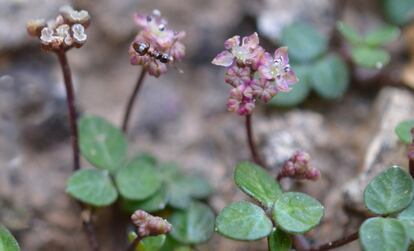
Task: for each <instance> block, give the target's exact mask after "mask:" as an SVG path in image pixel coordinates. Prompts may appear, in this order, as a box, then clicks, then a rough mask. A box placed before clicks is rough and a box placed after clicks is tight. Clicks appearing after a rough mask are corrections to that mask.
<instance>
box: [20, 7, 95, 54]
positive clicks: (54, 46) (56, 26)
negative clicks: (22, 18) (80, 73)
mask: <svg viewBox="0 0 414 251" xmlns="http://www.w3.org/2000/svg"><path fill="white" fill-rule="evenodd" d="M89 24H90V16H89V13H88V12H87V11H85V10H81V11H77V10H74V9H73V8H72V7H70V6H64V7H62V8H61V9H60V14H59V15H58V16H57V17H56V19H55V20H49V21H47V22H46V21H45V20H44V19H35V20H30V21H29V22H28V23H27V31H28V33H29V35H31V36H34V37H38V38H39V39H40V41H41V43H42V48H43V49H44V50H46V51H61V50H62V51H67V50H69V49H71V48H73V47H77V48H79V47H81V46H82V45H83V44H84V43H85V42H86V39H87V35H86V33H85V29H86V28H87V27H88V26H89Z"/></svg>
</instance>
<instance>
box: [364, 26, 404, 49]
mask: <svg viewBox="0 0 414 251" xmlns="http://www.w3.org/2000/svg"><path fill="white" fill-rule="evenodd" d="M399 35H400V29H398V27H395V26H391V25H386V26H382V27H380V28H379V29H378V30H375V31H372V32H370V33H368V34H367V36H366V37H365V43H366V44H367V45H369V46H381V45H386V44H388V43H390V42H392V41H394V40H395V39H397V37H398V36H399Z"/></svg>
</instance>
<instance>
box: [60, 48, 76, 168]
mask: <svg viewBox="0 0 414 251" xmlns="http://www.w3.org/2000/svg"><path fill="white" fill-rule="evenodd" d="M56 54H57V56H58V59H59V63H60V66H61V68H62V73H63V79H64V82H65V88H66V99H67V105H68V117H69V126H70V133H71V140H72V152H73V171H76V170H79V168H80V160H79V146H78V127H77V125H76V107H75V94H74V91H73V83H72V74H71V71H70V67H69V63H68V59H67V57H66V53H65V51H63V50H59V51H57V52H56Z"/></svg>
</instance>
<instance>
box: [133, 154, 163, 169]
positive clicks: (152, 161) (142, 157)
mask: <svg viewBox="0 0 414 251" xmlns="http://www.w3.org/2000/svg"><path fill="white" fill-rule="evenodd" d="M133 159H134V160H137V161H141V162H145V163H147V164H148V165H152V166H156V165H157V158H155V156H153V155H151V154H149V153H140V154H137V155H136V156H135V157H134V158H133Z"/></svg>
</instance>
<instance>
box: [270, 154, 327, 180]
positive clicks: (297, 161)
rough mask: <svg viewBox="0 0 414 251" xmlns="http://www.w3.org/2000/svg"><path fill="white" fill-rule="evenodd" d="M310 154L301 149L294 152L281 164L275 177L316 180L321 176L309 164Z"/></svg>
mask: <svg viewBox="0 0 414 251" xmlns="http://www.w3.org/2000/svg"><path fill="white" fill-rule="evenodd" d="M309 162H310V155H309V154H308V153H306V152H303V151H297V152H295V153H294V154H293V155H292V157H290V159H289V160H288V161H286V163H285V164H284V165H283V167H282V169H281V170H280V172H279V174H278V176H277V179H278V180H280V179H282V178H286V177H289V178H292V179H302V180H313V181H316V180H318V178H319V177H320V176H321V173H320V171H319V170H318V169H316V168H314V167H311V166H310V163H309Z"/></svg>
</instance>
